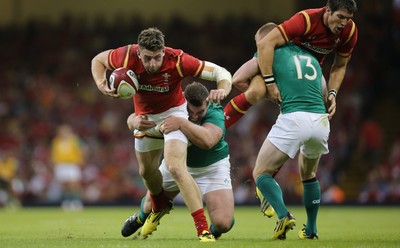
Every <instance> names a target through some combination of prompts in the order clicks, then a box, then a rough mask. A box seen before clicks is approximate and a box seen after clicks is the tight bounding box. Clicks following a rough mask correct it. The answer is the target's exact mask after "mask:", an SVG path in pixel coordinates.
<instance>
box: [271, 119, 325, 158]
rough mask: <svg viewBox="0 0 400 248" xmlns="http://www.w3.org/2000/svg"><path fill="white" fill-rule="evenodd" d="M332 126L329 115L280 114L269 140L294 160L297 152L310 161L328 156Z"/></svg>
mask: <svg viewBox="0 0 400 248" xmlns="http://www.w3.org/2000/svg"><path fill="white" fill-rule="evenodd" d="M329 132H330V125H329V120H328V114H316V113H308V112H293V113H288V114H280V115H279V116H278V119H277V120H276V123H275V125H273V126H272V128H271V131H270V132H269V134H268V136H267V139H268V140H269V141H271V143H272V144H273V145H274V146H276V148H278V149H279V150H280V151H282V152H283V153H285V154H287V155H288V156H289V157H290V158H292V159H293V158H294V157H295V156H296V154H297V152H298V151H299V149H300V151H301V153H302V154H303V155H304V156H305V157H307V158H310V159H314V158H318V156H320V155H321V154H327V153H328V152H329V149H328V138H329Z"/></svg>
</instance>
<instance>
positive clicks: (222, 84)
mask: <svg viewBox="0 0 400 248" xmlns="http://www.w3.org/2000/svg"><path fill="white" fill-rule="evenodd" d="M217 89H223V90H225V96H227V95H229V92H231V90H232V82H231V81H228V80H226V79H224V80H221V81H219V82H217Z"/></svg>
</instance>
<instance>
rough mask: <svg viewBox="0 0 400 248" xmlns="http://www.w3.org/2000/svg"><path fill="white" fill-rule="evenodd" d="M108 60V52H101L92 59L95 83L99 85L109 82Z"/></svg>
mask: <svg viewBox="0 0 400 248" xmlns="http://www.w3.org/2000/svg"><path fill="white" fill-rule="evenodd" d="M107 59H108V51H105V52H101V53H99V54H98V55H96V56H95V57H94V58H93V59H92V63H91V71H92V76H93V79H94V81H95V82H96V84H97V85H99V84H101V83H103V82H104V81H107V79H106V72H107V63H106V62H105V61H107Z"/></svg>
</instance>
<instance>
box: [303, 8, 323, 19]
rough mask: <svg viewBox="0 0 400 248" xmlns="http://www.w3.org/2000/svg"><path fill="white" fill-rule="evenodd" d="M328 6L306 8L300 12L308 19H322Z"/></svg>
mask: <svg viewBox="0 0 400 248" xmlns="http://www.w3.org/2000/svg"><path fill="white" fill-rule="evenodd" d="M325 9H326V7H322V8H316V9H305V10H301V11H299V12H298V14H299V15H302V16H304V18H306V20H307V19H308V20H310V21H313V20H320V18H321V16H322V15H323V14H324V12H325Z"/></svg>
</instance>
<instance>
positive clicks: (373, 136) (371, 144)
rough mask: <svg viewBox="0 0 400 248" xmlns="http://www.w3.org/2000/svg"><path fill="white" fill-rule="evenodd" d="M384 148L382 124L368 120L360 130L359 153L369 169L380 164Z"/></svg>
mask: <svg viewBox="0 0 400 248" xmlns="http://www.w3.org/2000/svg"><path fill="white" fill-rule="evenodd" d="M381 147H382V130H381V126H380V124H379V123H378V122H377V121H375V120H374V119H371V118H367V119H366V120H365V121H364V122H363V123H362V124H361V128H360V135H359V151H360V152H361V155H362V158H363V165H361V166H365V165H366V166H368V169H371V168H373V167H376V166H378V165H379V163H380V152H381Z"/></svg>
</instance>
